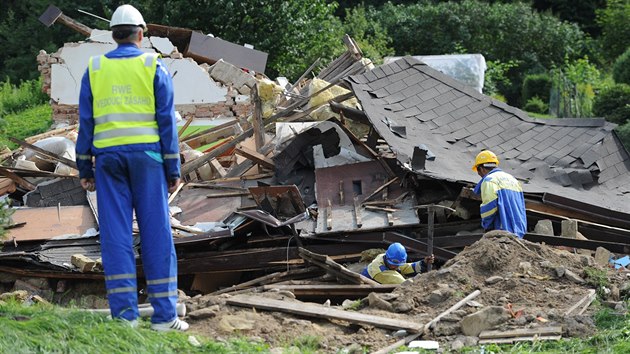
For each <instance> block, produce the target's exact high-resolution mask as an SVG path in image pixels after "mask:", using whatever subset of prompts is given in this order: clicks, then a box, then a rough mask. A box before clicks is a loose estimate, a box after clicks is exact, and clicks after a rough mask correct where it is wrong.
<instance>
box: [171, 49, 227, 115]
mask: <svg viewBox="0 0 630 354" xmlns="http://www.w3.org/2000/svg"><path fill="white" fill-rule="evenodd" d="M162 61H164V64H165V65H166V67H167V69H168V71H169V73H170V74H171V76H173V87H174V90H175V104H189V103H216V102H225V96H226V95H227V91H228V90H227V88H225V87H219V85H217V83H216V82H214V80H212V79H211V78H210V76H209V75H208V73H207V72H206V71H204V70H203V69H202V68H201V67H199V65H197V63H195V62H194V61H193V60H186V59H171V58H163V59H162Z"/></svg>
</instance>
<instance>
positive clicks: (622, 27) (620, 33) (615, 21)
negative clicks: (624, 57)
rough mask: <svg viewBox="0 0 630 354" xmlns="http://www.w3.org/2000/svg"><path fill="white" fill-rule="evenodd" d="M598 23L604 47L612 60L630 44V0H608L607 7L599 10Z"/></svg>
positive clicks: (609, 59)
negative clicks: (600, 27)
mask: <svg viewBox="0 0 630 354" xmlns="http://www.w3.org/2000/svg"><path fill="white" fill-rule="evenodd" d="M597 23H599V25H600V26H602V36H601V38H600V43H601V45H602V49H603V51H604V53H605V54H606V55H607V56H608V61H612V60H614V59H615V58H617V57H618V56H620V55H621V54H622V53H623V52H624V51H625V50H626V49H627V48H628V47H629V46H630V0H607V1H606V8H604V9H601V10H598V11H597Z"/></svg>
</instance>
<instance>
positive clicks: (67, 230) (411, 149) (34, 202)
mask: <svg viewBox="0 0 630 354" xmlns="http://www.w3.org/2000/svg"><path fill="white" fill-rule="evenodd" d="M49 11H51V12H50V13H48V14H47V16H43V17H44V18H43V22H44V23H46V24H48V25H50V24H52V23H53V22H55V19H56V20H57V21H59V20H60V19H61V20H63V22H64V23H65V24H68V23H70V24H72V26H75V27H77V24H76V23H75V22H76V21H74V22H73V21H70V20H69V19H68V18H67V16H65V15H63V14H61V12H60V11H59V9H56V10H55V9H52V10H51V9H49ZM47 12H48V11H47ZM72 26H71V27H72ZM75 27H73V28H75ZM149 27H150V28H151V34H152V37H149V38H147V42H146V43H145V44H144V45H143V47H144V48H143V49H144V50H146V51H155V52H160V53H162V54H163V60H164V62H165V63H166V65H167V66H168V67H169V71H170V72H171V73H172V74H173V75H174V77H173V81H174V85H175V92H176V96H175V101H176V109H177V111H178V112H179V114H180V116H181V117H182V119H181V121H180V122H179V123H178V124H179V126H180V136H179V139H180V151H181V161H182V176H183V179H184V181H185V183H184V184H182V187H181V188H180V189H179V190H178V191H176V192H174V193H173V194H172V195H170V198H169V203H170V206H171V212H172V220H171V221H172V222H171V224H172V228H173V234H174V242H175V247H176V251H177V256H178V272H179V277H180V279H179V284H180V288H181V290H182V292H183V294H182V299H183V298H186V297H189V298H190V297H192V298H190V299H188V300H187V301H186V302H187V306H188V309H189V311H192V312H190V318H191V319H192V321H191V322H192V324H193V327H192V329H193V330H195V331H198V332H200V333H207V334H209V335H211V336H227V335H229V334H231V333H234V332H235V331H237V332H242V333H247V334H248V335H251V336H257V337H260V338H262V339H264V340H268V341H269V342H271V343H279V341H280V340H281V338H289V337H295V336H298V335H301V334H305V333H312V334H313V335H318V336H322V337H325V338H326V341H325V343H324V344H325V345H328V349H330V350H333V348H338V347H339V346H341V345H343V346H347V345H350V344H351V343H363V344H364V345H367V346H370V347H371V348H379V347H384V346H387V345H390V344H392V342H393V341H396V340H397V339H396V338H392V333H393V331H397V330H403V331H404V333H403V334H402V337H401V338H402V339H398V342H397V343H394V344H400V341H402V342H403V343H406V342H408V341H409V340H411V339H414V338H417V337H418V336H419V335H420V334H422V335H424V336H425V337H432V336H433V337H436V338H438V339H439V340H440V341H452V342H453V343H455V342H459V343H462V344H468V343H469V342H470V341H471V340H472V339H470V338H481V340H497V339H504V340H506V341H508V340H513V339H514V338H515V337H518V338H521V339H523V338H532V337H536V338H541V337H548V339H553V338H557V337H558V336H561V335H562V336H573V335H577V334H585V333H589V331H590V330H591V329H592V324H591V322H590V321H589V320H588V318H587V317H581V315H580V313H584V312H585V311H587V308H588V305H589V304H590V302H591V301H592V299H593V297H594V294H595V289H590V287H592V286H589V282H588V279H586V280H585V279H584V278H585V275H584V271H585V269H590V268H591V267H593V268H594V269H596V268H597V267H603V268H608V267H609V265H611V263H610V261H611V260H615V258H618V256H623V255H627V254H629V253H630V205H629V204H628V203H627V200H626V199H627V193H629V192H630V167H629V166H630V163H629V162H630V155H629V154H628V152H627V151H626V150H625V149H624V148H623V146H622V145H621V144H620V142H619V139H618V138H617V136H616V135H615V134H614V132H613V131H612V129H613V128H614V125H613V124H611V123H608V122H605V121H604V120H602V119H545V120H539V119H535V118H531V117H528V116H527V114H526V113H525V112H522V111H520V110H518V109H516V108H513V107H510V106H507V105H506V104H504V103H502V102H499V101H496V100H494V99H492V98H490V97H487V96H484V95H483V94H481V93H479V92H478V91H477V90H475V89H473V88H470V87H467V86H465V85H464V84H461V83H459V82H457V81H455V80H454V79H452V78H450V77H448V76H447V75H445V74H443V73H441V72H439V71H437V70H435V69H433V68H431V67H430V66H428V65H426V64H425V63H423V62H420V61H418V60H415V59H413V58H411V57H405V58H400V59H398V60H396V61H392V62H390V63H388V64H386V65H382V66H379V67H374V66H373V65H372V63H371V62H370V61H369V60H368V59H366V58H363V54H362V52H361V50H360V48H359V47H358V46H357V45H356V43H355V42H354V40H352V38H350V37H348V36H346V37H344V39H343V40H344V43H345V45H346V48H347V50H346V51H345V52H344V53H343V54H342V55H340V56H339V57H338V58H336V59H335V60H333V61H332V62H330V63H329V64H328V65H326V66H323V67H322V66H319V64H318V62H316V63H314V64H313V65H312V66H311V67H310V68H309V69H308V70H307V71H306V72H305V73H304V74H303V75H302V76H301V77H300V78H299V79H298V80H297V81H296V82H295V83H293V84H291V83H289V82H288V80H286V79H285V78H277V79H275V80H271V79H270V78H268V77H266V76H265V75H264V63H265V62H266V55H260V53H259V52H256V53H255V54H256V55H253V56H247V55H244V54H243V53H242V51H246V52H248V53H250V54H251V53H254V52H252V50H253V49H251V48H245V47H242V46H238V45H236V44H233V43H224V42H225V41H222V40H220V39H216V38H212V37H208V36H204V35H200V34H199V33H197V32H195V31H192V30H188V29H182V28H172V27H166V26H161V25H151V24H150V25H149ZM77 28H78V30H79V31H80V32H81V33H86V34H89V36H90V40H89V41H86V42H81V43H73V44H67V45H66V46H64V48H62V49H61V50H60V51H59V52H57V53H53V54H51V55H48V54H47V53H43V52H42V53H40V55H39V56H38V60H39V62H40V70H41V72H42V75H43V76H44V77H45V80H44V82H45V83H46V90H47V92H48V93H49V94H50V96H51V100H52V105H53V107H54V121H55V126H54V127H53V128H54V129H53V130H51V131H49V132H47V133H44V134H41V135H38V136H35V137H30V138H28V139H26V140H25V141H21V140H17V139H15V140H14V142H16V143H18V144H19V145H20V148H18V149H16V150H14V151H8V152H5V153H4V154H2V161H3V163H2V165H1V166H0V174H2V175H3V176H4V177H5V178H4V179H1V181H0V187H2V188H3V189H2V192H3V193H4V194H5V195H6V196H7V197H8V199H10V200H11V201H12V203H13V205H14V206H16V207H18V206H19V207H18V208H15V209H14V213H13V215H12V222H11V223H10V224H9V225H4V227H5V228H6V229H8V233H7V237H6V239H5V242H4V245H3V247H2V249H1V250H0V272H2V273H1V274H3V276H2V277H0V285H1V286H2V290H5V291H14V290H26V291H28V292H29V293H32V294H34V295H38V296H40V297H41V298H42V299H45V300H47V301H54V302H58V303H62V304H65V303H67V302H68V299H66V298H64V296H63V294H67V293H68V290H70V289H77V288H80V287H81V286H82V284H85V283H89V282H94V283H98V284H101V286H100V287H98V288H97V287H93V289H98V290H99V291H100V292H98V293H90V295H94V296H96V297H99V296H100V299H101V301H91V300H90V303H92V304H94V306H97V307H106V303H103V302H102V300H103V299H104V298H105V294H104V291H103V289H102V280H103V273H102V269H101V268H100V267H99V266H98V265H99V257H100V246H99V242H98V222H97V220H98V217H97V215H98V210H97V208H96V198H97V193H87V194H85V193H84V192H83V191H82V189H81V188H80V186H79V182H78V178H77V171H76V164H75V163H74V145H73V144H74V140H73V139H75V137H76V131H75V130H76V120H77V116H76V112H77V102H78V90H79V87H78V86H79V85H78V84H75V82H76V81H75V80H74V78H76V77H80V76H81V75H82V73H83V71H84V70H85V63H87V58H88V57H89V56H90V55H95V54H102V53H105V52H107V51H108V50H110V49H112V48H113V44H112V43H111V42H108V41H106V40H105V38H109V33H108V32H106V31H98V30H91V29H89V28H88V29H86V28H85V26H83V27H81V26H78V27H77ZM159 36H161V37H159ZM200 36H201V37H200ZM217 40H218V41H219V43H218V44H220V46H218V47H217V46H215V45H217ZM237 47H238V48H237ZM217 48H218V49H217ZM217 51H218V52H217ZM241 54H243V55H241ZM221 58H223V59H221ZM243 58H250V59H252V60H254V61H253V62H248V61H245V62H243V61H239V60H242V59H243ZM485 148H490V149H492V150H494V151H495V152H497V153H498V154H499V156H500V158H501V167H502V168H503V169H504V170H506V171H508V172H510V173H511V174H513V175H514V176H516V177H517V178H519V179H520V180H521V181H522V182H523V188H524V190H525V197H526V207H527V218H528V223H529V225H530V227H529V231H531V232H529V233H527V234H526V235H525V237H524V240H518V239H514V238H511V237H498V238H497V237H493V236H492V235H487V236H486V237H484V238H482V236H483V233H482V230H481V229H480V228H479V225H480V217H479V204H480V200H479V197H478V196H476V195H474V194H473V193H472V187H473V186H474V184H475V183H476V182H477V179H478V177H477V176H476V174H474V173H472V172H471V171H470V168H469V166H471V165H472V163H473V160H474V157H475V155H476V154H477V152H478V151H479V150H482V149H485ZM393 242H400V243H402V244H403V245H404V246H405V247H406V248H407V250H408V253H409V258H410V259H420V258H421V257H423V256H425V255H428V254H434V255H435V257H436V259H437V262H436V265H435V266H436V270H435V271H431V272H429V273H427V274H425V275H420V276H418V277H416V278H415V279H414V280H413V282H411V281H410V282H408V283H405V284H403V285H401V286H399V287H395V286H389V285H378V284H374V282H373V281H369V280H368V279H366V278H365V277H361V276H360V275H359V274H358V272H359V271H360V269H361V267H362V266H363V265H362V264H358V265H357V264H356V262H358V261H360V260H361V258H362V254H363V253H364V252H365V251H366V250H370V249H378V248H386V247H387V245H388V244H390V243H393ZM138 243H139V238H137V237H136V245H137V244H138ZM546 245H548V246H546ZM549 246H558V247H559V248H558V249H554V248H551V247H549ZM466 247H468V248H466ZM462 250H463V251H462ZM567 251H570V252H567ZM571 252H573V253H575V254H572V253H571ZM593 255H594V256H595V261H594V260H593V258H592V256H593ZM622 259H623V258H622ZM140 263H141V260H140V257H138V274H139V276H140V277H142V265H141V264H140ZM341 264H347V267H344V266H342V265H341ZM352 264H354V265H352ZM585 267H588V268H585ZM625 274H626V273H618V274H617V275H616V276H614V277H612V278H614V279H616V280H615V284H616V285H615V287H611V288H610V289H609V290H610V291H608V292H607V293H608V294H609V296H610V299H609V300H610V301H612V302H611V304H612V305H611V306H612V307H615V306H616V307H618V308H622V307H623V306H621V305H620V304H619V303H618V301H619V299H620V298H621V295H620V294H623V293H624V292H625V291H627V288H628V286H627V277H625ZM139 284H140V286H142V284H143V283H142V278H141V279H140V280H139ZM251 293H255V294H261V295H260V296H263V297H264V299H260V298H259V297H254V296H252V295H251ZM600 293H602V294H603V293H604V292H603V291H601V292H600ZM269 297H271V298H269ZM265 299H266V300H265ZM278 299H283V300H288V299H295V300H303V301H315V302H318V303H324V302H325V301H326V300H330V303H331V304H332V305H338V304H344V308H345V309H346V310H340V309H337V308H334V307H322V306H314V307H310V305H309V306H306V305H305V304H303V303H300V305H296V304H295V303H291V302H278V301H279V300H278ZM366 299H367V300H366ZM344 300H347V301H344ZM359 300H360V301H359ZM464 300H465V301H464ZM226 303H227V304H229V305H230V306H225V304H226ZM366 304H368V306H366ZM567 304H575V305H568V306H567ZM231 305H234V306H246V307H256V308H260V309H266V310H269V309H273V310H278V311H286V308H290V309H291V311H292V312H293V313H294V314H298V315H300V317H302V316H315V317H319V318H322V317H323V318H326V319H330V320H332V321H331V322H326V321H323V322H318V323H317V324H315V323H313V322H310V321H305V320H303V319H291V317H287V316H285V315H280V314H277V313H273V314H268V313H265V312H260V311H255V312H252V311H251V310H237V308H236V307H232V306H231ZM455 305H457V306H455ZM448 306H451V307H450V308H448V310H450V311H445V312H447V313H440V311H443V310H447V307H448ZM480 307H481V309H479V308H480ZM356 310H358V311H356ZM521 310H522V311H521ZM471 316H473V317H471ZM474 316H477V317H474ZM208 317H210V318H213V320H211V321H202V320H198V319H203V318H208ZM215 317H216V318H220V320H218V321H216V320H214V318H215ZM479 317H482V318H483V319H484V321H485V322H484V321H482V320H480V319H478V318H479ZM438 319H439V320H438ZM471 323H472V324H471ZM263 324H264V325H263ZM469 325H470V326H469ZM560 327H561V328H560ZM306 328H309V331H310V330H312V332H309V331H306V330H305V329H306ZM381 328H386V329H387V330H382V329H381ZM495 328H499V329H500V330H502V333H503V334H501V335H504V334H505V333H507V332H506V331H507V330H508V329H509V328H517V329H515V330H514V331H516V332H514V331H512V332H513V334H514V333H516V334H514V335H513V336H512V337H508V338H506V337H497V336H499V334H492V333H490V334H489V333H488V331H490V330H492V329H495ZM508 332H509V331H508ZM401 333H402V332H396V334H395V336H400V335H401ZM406 334H409V335H408V336H407V337H405V335H406ZM484 336H485V337H484ZM488 336H491V337H492V338H490V337H488ZM476 340H477V339H475V340H474V341H476ZM326 343H327V344H326ZM453 345H454V346H455V347H456V346H457V345H455V344H453Z"/></svg>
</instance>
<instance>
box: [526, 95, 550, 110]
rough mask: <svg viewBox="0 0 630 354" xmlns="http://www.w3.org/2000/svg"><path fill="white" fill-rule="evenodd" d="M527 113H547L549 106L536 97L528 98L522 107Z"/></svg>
mask: <svg viewBox="0 0 630 354" xmlns="http://www.w3.org/2000/svg"><path fill="white" fill-rule="evenodd" d="M523 109H524V110H526V111H527V112H533V113H547V112H549V105H548V104H546V103H545V102H543V100H541V99H540V97H538V96H534V97H532V98H530V99H529V100H528V101H527V103H526V104H525V106H524V107H523Z"/></svg>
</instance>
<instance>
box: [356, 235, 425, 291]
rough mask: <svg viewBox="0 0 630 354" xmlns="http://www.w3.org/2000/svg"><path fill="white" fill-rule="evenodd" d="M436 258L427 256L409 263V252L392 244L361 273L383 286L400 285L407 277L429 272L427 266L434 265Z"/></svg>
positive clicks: (397, 244) (399, 245) (401, 246)
mask: <svg viewBox="0 0 630 354" xmlns="http://www.w3.org/2000/svg"><path fill="white" fill-rule="evenodd" d="M434 261H435V257H434V256H433V255H431V256H427V257H425V258H424V260H420V261H417V262H413V263H407V250H406V249H405V246H403V245H401V244H400V243H398V242H396V243H392V244H391V245H389V247H387V251H386V252H385V253H382V254H379V255H378V256H376V258H374V260H373V261H372V262H371V263H370V264H368V265H367V267H365V268H364V269H363V271H362V272H361V275H363V276H366V277H368V278H369V279H372V280H375V281H377V282H379V283H381V284H400V283H402V282H404V281H405V277H404V276H405V275H408V276H409V275H415V274H418V273H424V272H426V271H427V264H429V263H433V262H434Z"/></svg>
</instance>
